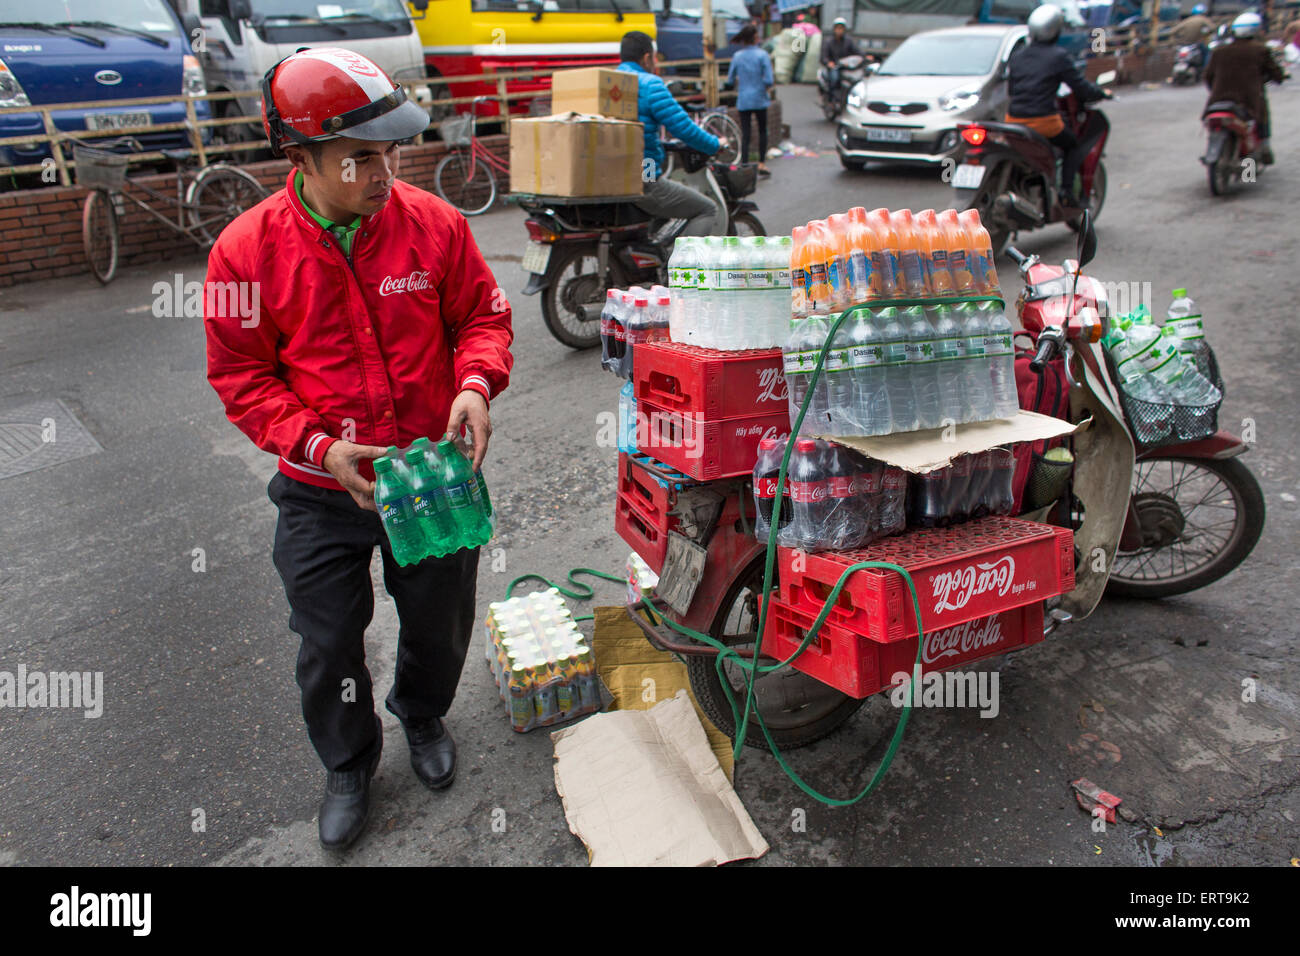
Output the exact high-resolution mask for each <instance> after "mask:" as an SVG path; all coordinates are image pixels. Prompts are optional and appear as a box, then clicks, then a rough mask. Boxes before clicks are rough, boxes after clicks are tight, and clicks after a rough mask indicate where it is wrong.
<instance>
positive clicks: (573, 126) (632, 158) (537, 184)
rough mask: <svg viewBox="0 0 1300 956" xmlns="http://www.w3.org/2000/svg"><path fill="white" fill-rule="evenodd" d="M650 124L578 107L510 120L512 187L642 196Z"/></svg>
mask: <svg viewBox="0 0 1300 956" xmlns="http://www.w3.org/2000/svg"><path fill="white" fill-rule="evenodd" d="M644 145H645V129H644V127H642V125H641V124H640V123H627V122H624V121H622V120H615V119H609V118H608V117H605V116H591V115H583V114H578V113H565V114H556V115H554V116H540V117H537V118H534V119H518V120H512V121H511V122H510V191H511V192H516V193H533V194H537V195H542V196H639V195H641V192H642V179H641V159H642V154H643V152H644Z"/></svg>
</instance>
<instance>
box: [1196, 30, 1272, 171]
mask: <svg viewBox="0 0 1300 956" xmlns="http://www.w3.org/2000/svg"><path fill="white" fill-rule="evenodd" d="M1263 26H1264V25H1263V21H1262V20H1260V17H1259V14H1258V13H1243V14H1242V15H1241V16H1239V17H1237V19H1235V20H1233V21H1232V42H1231V43H1225V44H1224V45H1222V46H1219V47H1216V48H1215V50H1214V53H1213V54H1211V56H1210V63H1209V65H1208V66H1207V67H1206V68H1205V85H1206V86H1208V87H1209V88H1210V98H1209V100H1208V101H1207V102H1206V104H1205V105H1206V106H1207V107H1208V106H1209V105H1210V104H1211V103H1218V102H1222V101H1224V100H1229V101H1231V102H1233V103H1237V104H1239V105H1240V106H1241V107H1242V108H1243V109H1244V110H1245V111H1246V112H1247V114H1249V115H1250V117H1251V118H1252V119H1253V120H1254V121H1255V129H1256V132H1257V133H1258V135H1259V140H1260V143H1259V154H1260V161H1261V162H1263V163H1267V164H1271V163H1272V162H1273V149H1272V147H1271V146H1270V145H1269V135H1270V133H1271V130H1270V128H1269V126H1270V124H1269V115H1268V96H1267V94H1265V92H1264V84H1265V83H1267V82H1268V81H1269V80H1272V81H1273V82H1274V83H1281V82H1282V81H1283V80H1284V79H1286V70H1284V69H1283V68H1282V65H1281V64H1279V63H1278V62H1277V60H1276V59H1275V58H1274V56H1273V52H1272V51H1271V50H1270V49H1269V48H1268V46H1267V45H1266V44H1263V43H1260V42H1259V37H1260V35H1261V33H1262V31H1263ZM1202 115H1204V114H1202Z"/></svg>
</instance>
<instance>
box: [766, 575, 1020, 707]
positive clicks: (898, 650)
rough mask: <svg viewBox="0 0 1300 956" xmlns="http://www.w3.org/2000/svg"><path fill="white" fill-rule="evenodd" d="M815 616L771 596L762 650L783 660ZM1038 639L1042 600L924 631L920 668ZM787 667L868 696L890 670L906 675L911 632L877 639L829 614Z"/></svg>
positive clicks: (942, 666) (912, 662)
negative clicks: (835, 621)
mask: <svg viewBox="0 0 1300 956" xmlns="http://www.w3.org/2000/svg"><path fill="white" fill-rule="evenodd" d="M815 618H816V614H810V613H807V612H806V611H805V610H804V609H802V608H796V607H791V606H790V605H788V604H786V603H785V602H783V601H781V600H780V599H779V598H776V597H773V598H771V599H770V600H769V601H768V611H767V623H766V626H765V628H764V630H763V653H765V654H767V655H769V656H771V657H774V658H776V659H777V660H785V659H786V658H787V657H789V656H790V655H791V654H793V653H794V652H795V651H796V650H797V649H798V648H799V645H800V644H801V643H802V642H803V639H804V637H805V636H806V635H807V633H808V631H809V629H811V627H812V625H813V621H814V620H815ZM913 632H915V621H913ZM1042 639H1043V603H1042V602H1041V601H1035V602H1034V603H1032V604H1026V605H1023V606H1021V607H1017V608H1012V609H1010V610H1007V611H1002V612H1001V613H999V614H993V615H989V616H988V617H984V618H977V619H975V620H971V621H966V622H965V623H962V624H957V625H954V626H952V627H947V628H943V629H940V630H938V631H934V632H929V631H927V632H926V635H925V649H924V651H923V653H922V657H921V672H922V673H923V674H928V673H930V672H932V671H944V670H951V669H952V668H954V667H959V666H961V665H963V664H970V663H973V662H975V661H979V660H983V659H985V658H987V657H994V656H996V655H999V654H1006V653H1007V652H1009V651H1015V650H1020V649H1022V648H1025V647H1028V646H1029V645H1031V644H1037V643H1038V642H1039V641H1041V640H1042ZM790 666H791V667H793V668H794V669H795V670H798V671H801V672H803V673H805V674H807V675H808V676H809V677H815V678H816V679H817V680H819V681H821V682H822V683H824V684H829V685H830V686H831V687H834V688H835V689H837V690H840V691H843V692H844V693H846V694H848V695H849V696H850V697H869V696H871V695H872V694H876V693H879V692H880V691H882V690H885V689H887V688H889V687H891V686H893V685H892V681H893V677H894V675H895V674H899V673H902V674H907V675H909V676H911V674H912V669H913V668H914V667H915V666H916V637H915V633H913V636H912V637H909V638H908V639H906V640H902V641H894V642H890V643H880V642H878V641H874V640H872V639H870V638H867V637H863V636H862V635H860V634H854V633H853V632H852V631H850V630H848V629H847V628H844V627H840V626H838V625H835V624H832V623H831V619H830V618H829V617H828V618H827V619H826V621H825V622H824V623H823V624H822V626H821V627H820V628H819V629H818V631H817V637H816V638H815V639H814V640H813V641H812V642H811V643H810V644H809V645H808V647H807V648H806V649H805V650H804V652H803V653H802V654H800V655H799V656H798V657H797V658H795V659H794V661H792V662H791V664H790Z"/></svg>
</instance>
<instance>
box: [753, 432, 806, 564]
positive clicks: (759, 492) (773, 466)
mask: <svg viewBox="0 0 1300 956" xmlns="http://www.w3.org/2000/svg"><path fill="white" fill-rule="evenodd" d="M784 455H785V439H784V438H764V439H763V440H762V441H760V442H759V443H758V461H757V462H756V463H755V464H754V508H755V511H756V512H757V517H756V518H755V519H754V536H755V537H756V538H758V540H759V542H760V543H766V542H767V539H768V535H769V534H770V533H771V530H772V511H773V508H774V506H775V504H776V499H777V496H778V495H780V497H781V510H780V515H779V516H778V517H777V531H776V533H777V541H778V543H780V544H785V539H786V538H787V533H786V529H787V528H789V527H790V521H791V517H792V511H791V504H790V492H789V490H788V488H789V484H788V479H789V476H788V475H787V476H786V478H787V485H786V490H779V489H778V488H777V478H778V477H779V476H780V473H781V458H782V457H783V456H784ZM786 546H787V547H796V546H797V545H794V544H790V545H786Z"/></svg>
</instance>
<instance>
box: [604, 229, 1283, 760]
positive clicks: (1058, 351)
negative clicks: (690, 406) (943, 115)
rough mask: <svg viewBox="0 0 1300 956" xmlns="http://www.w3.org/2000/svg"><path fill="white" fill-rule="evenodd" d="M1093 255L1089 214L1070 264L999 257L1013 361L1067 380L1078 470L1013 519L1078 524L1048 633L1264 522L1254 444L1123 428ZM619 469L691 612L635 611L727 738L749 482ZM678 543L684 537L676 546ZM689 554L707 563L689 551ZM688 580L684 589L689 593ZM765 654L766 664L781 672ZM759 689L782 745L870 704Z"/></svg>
mask: <svg viewBox="0 0 1300 956" xmlns="http://www.w3.org/2000/svg"><path fill="white" fill-rule="evenodd" d="M1095 250H1096V235H1095V233H1094V232H1093V230H1092V225H1091V221H1090V217H1088V216H1087V214H1086V213H1085V214H1084V216H1083V218H1082V221H1081V223H1080V234H1079V244H1078V252H1077V259H1076V260H1075V261H1068V260H1067V261H1066V262H1065V263H1064V264H1063V265H1061V266H1052V265H1047V264H1045V263H1043V262H1041V261H1040V260H1039V259H1038V257H1037V256H1025V255H1022V254H1021V253H1019V252H1018V251H1017V250H1015V249H1009V250H1008V252H1009V254H1010V255H1012V257H1013V258H1015V259H1016V261H1017V262H1018V263H1019V265H1020V272H1021V275H1022V277H1023V278H1024V281H1025V288H1024V291H1023V292H1022V294H1021V295H1020V297H1019V298H1018V300H1017V303H1016V306H1017V310H1018V312H1019V314H1020V319H1021V324H1022V326H1023V327H1024V329H1025V332H1026V334H1028V335H1029V337H1030V338H1031V340H1032V342H1033V346H1032V349H1031V350H1030V351H1028V352H1025V353H1022V355H1023V356H1024V358H1023V359H1022V363H1024V364H1027V365H1028V366H1029V368H1030V369H1031V370H1033V371H1039V370H1041V371H1043V372H1044V373H1047V372H1048V371H1051V370H1053V369H1056V370H1059V372H1060V377H1061V378H1062V379H1063V380H1064V381H1065V382H1067V383H1068V385H1067V393H1068V401H1067V402H1066V403H1065V405H1066V410H1063V411H1062V412H1061V417H1064V418H1066V419H1067V420H1068V421H1070V422H1071V423H1073V424H1075V425H1076V426H1077V428H1076V431H1075V432H1074V434H1073V435H1071V436H1070V437H1069V438H1068V440H1067V443H1068V446H1069V448H1070V450H1071V452H1072V455H1073V463H1072V464H1071V465H1070V466H1069V475H1068V480H1067V481H1065V482H1064V483H1063V484H1062V485H1061V487H1060V491H1059V496H1058V497H1057V499H1056V500H1054V501H1049V502H1042V501H1039V502H1036V504H1038V505H1039V507H1036V508H1034V509H1033V510H1031V511H1025V510H1022V512H1021V517H1023V518H1026V519H1030V520H1036V521H1042V522H1046V523H1048V524H1057V525H1059V526H1064V527H1069V528H1071V529H1072V531H1073V540H1074V545H1075V569H1074V587H1073V589H1072V590H1070V591H1068V592H1066V593H1065V594H1064V595H1062V596H1061V597H1059V598H1053V599H1050V600H1048V601H1046V602H1045V606H1044V611H1045V614H1044V616H1043V618H1042V620H1043V632H1044V634H1047V633H1050V632H1052V631H1053V630H1055V629H1056V628H1058V627H1059V626H1061V625H1062V624H1064V623H1067V622H1070V621H1078V620H1082V619H1083V618H1085V617H1086V616H1088V615H1089V614H1090V613H1092V611H1093V610H1094V609H1095V608H1096V606H1097V604H1098V602H1099V601H1100V600H1101V598H1102V595H1103V593H1109V594H1114V595H1123V596H1130V597H1145V598H1159V597H1167V596H1170V595H1174V594H1183V593H1186V592H1188V591H1191V590H1194V589H1196V588H1200V587H1204V586H1205V585H1207V584H1209V583H1211V582H1212V581H1216V580H1218V579H1219V578H1221V577H1223V576H1224V575H1226V574H1228V573H1229V572H1230V571H1232V570H1233V569H1234V568H1235V567H1237V566H1238V565H1239V564H1240V563H1241V562H1242V561H1243V560H1244V559H1245V558H1246V557H1247V555H1249V553H1250V551H1251V549H1252V548H1253V547H1254V545H1255V543H1256V542H1257V541H1258V539H1259V535H1260V533H1261V530H1262V528H1263V522H1264V500H1263V496H1262V494H1261V492H1260V489H1259V485H1258V483H1257V482H1256V480H1255V478H1254V476H1253V475H1252V474H1251V473H1250V471H1249V470H1248V469H1247V468H1246V466H1245V465H1244V464H1243V463H1242V462H1241V461H1240V459H1239V456H1240V455H1241V454H1242V453H1243V452H1244V451H1246V450H1247V446H1246V445H1245V443H1244V442H1243V441H1242V440H1241V439H1240V438H1238V437H1237V436H1235V435H1232V434H1229V433H1228V432H1226V431H1214V432H1213V433H1212V434H1208V435H1206V436H1205V437H1202V438H1198V439H1195V440H1189V441H1176V442H1175V443H1173V444H1165V445H1162V446H1159V447H1144V446H1142V445H1140V444H1137V443H1135V438H1134V434H1135V433H1134V431H1133V430H1132V429H1131V428H1130V424H1129V419H1130V416H1131V414H1134V413H1135V412H1134V408H1133V406H1132V405H1131V404H1126V398H1125V396H1124V394H1123V393H1121V392H1120V390H1119V389H1118V387H1117V386H1116V384H1115V382H1116V379H1115V377H1114V374H1113V370H1112V369H1111V368H1110V365H1109V360H1108V359H1107V357H1106V355H1105V354H1104V352H1103V351H1102V349H1101V348H1100V346H1099V345H1098V342H1099V341H1100V339H1101V338H1102V335H1103V334H1104V333H1105V332H1106V331H1107V330H1108V326H1109V318H1110V317H1109V305H1108V303H1107V301H1106V293H1105V289H1104V287H1103V286H1102V285H1101V284H1100V283H1098V282H1096V281H1094V280H1092V279H1091V278H1089V277H1088V276H1085V275H1083V274H1082V267H1083V266H1084V265H1086V264H1087V263H1088V262H1089V261H1090V260H1091V259H1092V257H1093V255H1094V253H1095ZM1031 356H1032V357H1031ZM1025 360H1027V363H1026V361H1025ZM1039 394H1040V395H1041V394H1042V392H1041V390H1040V392H1039ZM1023 400H1024V397H1023V392H1022V401H1023ZM621 468H622V469H623V470H625V471H626V474H623V473H620V478H619V481H620V485H621V486H622V485H624V484H627V483H632V484H633V485H636V486H637V487H644V488H645V491H644V493H645V494H646V495H648V496H653V497H655V498H656V501H657V502H658V504H657V507H662V508H664V509H667V511H668V514H669V515H671V516H672V517H673V518H674V519H675V521H676V530H675V531H674V532H671V533H670V534H669V542H668V549H667V557H666V558H665V560H664V562H663V566H662V569H661V570H659V582H660V583H659V586H658V588H657V594H658V595H666V594H675V595H677V599H676V600H675V601H674V606H676V607H683V606H684V607H685V610H684V611H680V612H679V611H675V610H673V609H672V607H670V606H668V604H667V603H666V601H665V600H664V599H663V598H661V597H658V596H656V597H653V598H650V599H647V601H646V602H639V603H637V604H635V605H631V606H630V612H631V616H632V618H633V620H635V621H636V623H637V624H638V625H639V626H640V627H641V629H642V630H643V631H644V632H645V634H646V636H647V638H648V639H649V640H650V642H651V643H652V644H654V645H655V646H656V647H658V648H660V649H662V650H667V651H671V652H673V653H676V654H679V655H681V656H682V658H683V659H684V660H685V661H686V665H687V670H688V673H689V676H690V680H691V688H692V691H693V692H694V694H695V698H696V700H697V701H698V702H699V703H700V706H701V707H702V708H703V709H704V711H705V712H706V713H707V714H708V716H709V717H710V719H711V720H712V721H713V722H714V724H715V725H716V726H717V727H718V728H719V729H720V730H722V731H723V732H724V733H726V734H727V735H728V736H731V737H733V738H734V737H735V735H736V733H737V727H736V723H735V719H734V717H733V711H732V709H731V705H730V703H729V699H728V694H727V690H730V692H731V696H732V699H735V700H743V699H744V695H745V689H746V679H747V677H748V674H749V671H748V661H749V660H752V657H753V655H754V653H755V651H756V647H757V645H758V644H759V639H758V634H757V633H756V632H757V623H758V621H759V607H758V602H759V597H760V594H761V591H762V588H763V579H764V567H765V558H766V542H763V541H758V540H756V539H755V537H754V534H753V531H752V527H753V525H752V522H753V514H754V510H753V498H752V493H753V492H752V483H751V481H750V480H748V479H745V478H735V479H726V480H721V481H715V482H690V481H687V482H683V481H682V480H681V476H680V475H671V474H666V473H659V472H658V471H657V469H656V468H655V466H654V465H653V464H646V463H645V461H643V460H642V461H633V460H631V459H629V460H628V461H627V462H626V464H624V465H622V466H621ZM659 498H662V499H663V500H662V501H659ZM674 535H677V536H680V537H684V538H686V539H687V541H688V542H690V544H689V545H687V544H684V543H681V542H676V541H675V540H674ZM885 540H886V543H887V542H890V541H897V540H900V539H885ZM872 547H876V546H874V545H873V546H872ZM872 547H868V548H865V549H863V550H862V551H860V552H855V553H854V555H853V557H854V560H860V559H861V560H867V559H871V558H872V557H873V553H872ZM692 553H694V554H696V555H700V554H702V558H700V557H696V558H691V557H690V556H691V554H692ZM675 555H678V556H680V555H685V556H686V557H684V558H678V557H675ZM684 582H689V584H690V587H689V588H687V589H686V590H685V591H684V592H683V590H682V586H683V583H684ZM774 586H775V583H774ZM683 593H684V594H685V597H684V598H683V597H682V594H683ZM646 603H649V604H650V605H651V606H652V607H653V610H654V613H655V614H656V615H659V616H667V617H670V618H672V619H673V620H674V621H675V622H677V623H678V624H680V625H684V626H685V627H688V628H691V629H693V630H696V631H700V632H702V633H705V634H708V635H710V636H711V637H713V638H714V639H715V640H717V641H719V642H721V643H722V644H725V645H727V646H729V647H730V648H732V649H734V650H735V651H736V652H737V653H738V655H739V656H740V657H741V658H742V659H747V660H746V661H745V663H744V666H743V669H742V665H741V663H739V662H737V661H735V660H732V659H727V660H724V662H723V663H722V666H721V669H719V668H718V667H717V666H716V658H717V657H718V652H717V650H716V649H715V648H711V647H709V646H706V645H704V644H703V643H700V642H697V641H695V640H692V639H690V638H688V637H684V636H682V635H681V634H680V633H679V632H677V631H675V630H674V629H672V628H670V627H668V626H667V625H665V624H662V623H653V622H652V621H650V620H647V619H646V617H645V616H644V615H643V613H641V609H643V608H644V607H645V604H646ZM932 638H935V639H943V638H944V634H943V633H939V634H931V633H927V636H926V640H927V642H929V641H930V640H931V639H932ZM761 656H762V662H763V663H765V664H771V663H774V662H773V661H772V660H770V659H769V658H767V657H766V656H765V655H761ZM928 659H930V658H927V660H928ZM724 681H725V682H726V684H727V685H728V687H727V689H724V687H723V682H724ZM754 694H755V698H754V699H755V701H756V705H757V707H758V711H759V713H760V714H761V715H762V717H763V720H764V722H765V724H766V725H767V727H768V730H769V731H770V733H771V735H772V739H773V741H774V742H775V743H776V745H777V746H778V747H782V748H786V747H798V746H803V745H806V744H809V743H812V742H814V741H816V740H819V739H821V738H823V737H825V736H827V735H828V734H830V733H831V732H832V731H833V730H834V729H835V728H836V727H838V726H840V725H841V724H843V723H844V722H845V721H846V720H848V719H849V717H851V716H852V715H853V713H854V712H855V711H857V710H858V708H860V707H861V706H862V704H863V703H864V701H865V700H866V699H867V698H858V697H854V696H850V695H849V694H846V693H844V692H842V691H840V690H838V689H836V688H833V687H831V686H830V685H829V684H826V683H823V682H821V681H819V680H817V679H816V678H813V677H810V676H808V675H807V674H805V673H802V672H800V671H797V670H793V669H791V668H782V669H779V670H774V671H772V672H770V673H766V674H764V675H763V676H760V677H758V678H757V681H756V683H755V688H754ZM747 742H749V743H750V744H751V745H753V746H757V747H763V746H766V741H765V738H764V737H763V736H762V735H760V734H757V733H754V734H750V735H748V737H747Z"/></svg>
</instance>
